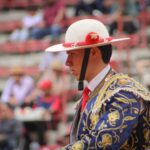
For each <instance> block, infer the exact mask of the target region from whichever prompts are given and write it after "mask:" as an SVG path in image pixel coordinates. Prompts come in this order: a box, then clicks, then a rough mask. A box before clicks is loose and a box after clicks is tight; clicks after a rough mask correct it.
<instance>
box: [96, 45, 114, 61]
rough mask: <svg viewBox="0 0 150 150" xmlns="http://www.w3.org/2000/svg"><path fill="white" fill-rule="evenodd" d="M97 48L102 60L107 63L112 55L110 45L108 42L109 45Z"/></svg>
mask: <svg viewBox="0 0 150 150" xmlns="http://www.w3.org/2000/svg"><path fill="white" fill-rule="evenodd" d="M98 48H99V50H100V52H101V54H102V59H103V62H104V63H105V64H108V63H109V61H110V58H111V55H112V45H111V44H109V45H104V46H99V47H98Z"/></svg>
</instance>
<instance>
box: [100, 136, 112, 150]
mask: <svg viewBox="0 0 150 150" xmlns="http://www.w3.org/2000/svg"><path fill="white" fill-rule="evenodd" d="M98 145H99V147H103V148H106V147H107V146H110V145H112V136H111V135H110V134H103V135H102V141H101V142H99V143H98Z"/></svg>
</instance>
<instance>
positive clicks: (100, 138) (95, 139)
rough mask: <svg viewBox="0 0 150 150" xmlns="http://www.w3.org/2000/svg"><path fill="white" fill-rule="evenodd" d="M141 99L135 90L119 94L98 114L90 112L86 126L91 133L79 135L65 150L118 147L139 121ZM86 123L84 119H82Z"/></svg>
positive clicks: (110, 149) (107, 149)
mask: <svg viewBox="0 0 150 150" xmlns="http://www.w3.org/2000/svg"><path fill="white" fill-rule="evenodd" d="M140 107H141V105H140V102H139V101H138V100H137V98H136V96H134V95H133V94H132V93H129V92H124V91H120V92H119V93H117V94H115V95H114V96H113V97H112V98H111V99H110V101H107V103H106V105H103V107H102V109H101V110H100V111H99V113H98V114H92V113H90V114H88V115H89V116H88V117H87V118H88V120H86V121H85V120H83V121H84V124H85V126H84V129H82V130H88V131H89V132H87V133H88V134H81V135H79V136H78V139H79V140H78V141H76V142H75V143H72V144H69V145H67V146H66V147H64V148H62V150H87V149H90V150H92V149H93V150H95V149H98V150H116V149H119V148H120V147H121V145H123V143H124V142H125V141H126V140H127V139H128V138H129V136H130V134H131V132H132V130H133V128H134V127H135V126H136V124H137V122H138V117H139V114H140V109H141V108H140ZM81 123H83V122H81Z"/></svg>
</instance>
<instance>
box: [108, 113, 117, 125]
mask: <svg viewBox="0 0 150 150" xmlns="http://www.w3.org/2000/svg"><path fill="white" fill-rule="evenodd" d="M118 119H120V114H119V112H118V111H114V112H111V113H110V114H108V122H109V124H110V125H112V126H113V125H116V121H117V120H118Z"/></svg>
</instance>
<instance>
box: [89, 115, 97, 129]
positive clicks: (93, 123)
mask: <svg viewBox="0 0 150 150" xmlns="http://www.w3.org/2000/svg"><path fill="white" fill-rule="evenodd" d="M90 119H91V127H94V126H95V125H96V123H97V122H98V120H99V115H98V114H92V115H91V116H90Z"/></svg>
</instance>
